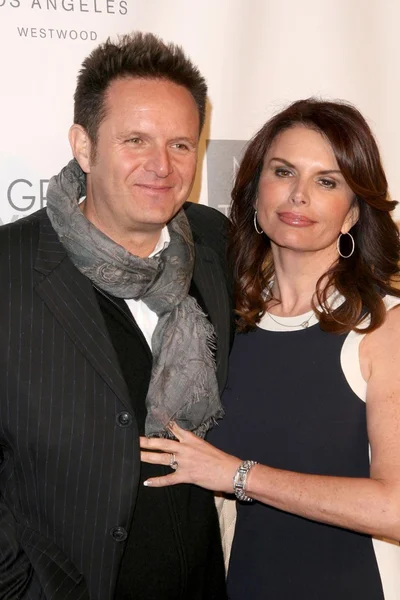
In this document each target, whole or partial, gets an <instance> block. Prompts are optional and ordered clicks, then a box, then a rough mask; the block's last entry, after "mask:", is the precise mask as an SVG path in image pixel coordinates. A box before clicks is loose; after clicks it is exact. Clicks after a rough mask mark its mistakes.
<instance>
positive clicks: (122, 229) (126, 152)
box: [84, 78, 199, 247]
mask: <svg viewBox="0 0 400 600" xmlns="http://www.w3.org/2000/svg"><path fill="white" fill-rule="evenodd" d="M105 103H106V111H107V112H106V116H105V118H104V120H103V121H102V123H101V125H100V127H99V130H98V138H97V145H96V148H95V152H94V153H92V154H94V157H93V158H92V159H91V160H90V167H89V169H88V173H87V198H86V203H85V208H84V212H85V215H86V216H87V218H88V219H89V220H90V221H92V222H93V223H94V224H95V225H96V227H98V228H99V229H100V230H102V231H103V232H104V233H105V234H106V235H108V236H109V237H111V238H112V239H113V240H114V241H116V242H118V243H119V244H121V245H123V246H125V247H128V246H129V239H130V237H132V236H135V235H139V236H146V235H150V236H154V235H156V234H157V233H158V232H159V231H160V230H161V229H162V227H163V226H164V225H165V224H166V223H167V222H168V221H169V220H170V219H171V218H172V217H173V216H174V215H175V214H176V213H177V212H178V211H179V209H180V208H181V206H182V205H183V203H184V202H185V201H186V200H187V198H188V196H189V194H190V190H191V187H192V183H193V180H194V176H195V171H196V163H197V149H198V139H199V113H198V109H197V106H196V103H195V101H194V99H193V97H192V95H191V94H190V92H189V91H188V90H187V89H186V88H184V87H183V86H180V85H176V84H174V83H172V82H170V81H165V80H149V79H139V78H125V79H118V80H115V81H113V82H112V83H111V85H110V87H109V89H108V91H107V93H106V98H105ZM92 150H93V149H92Z"/></svg>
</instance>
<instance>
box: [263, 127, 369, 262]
mask: <svg viewBox="0 0 400 600" xmlns="http://www.w3.org/2000/svg"><path fill="white" fill-rule="evenodd" d="M353 198H354V194H353V192H352V191H351V189H350V188H349V186H348V185H347V183H346V181H345V180H344V177H343V175H342V174H341V172H340V170H339V167H338V164H337V162H336V158H335V155H334V153H333V150H332V147H331V146H330V144H329V142H328V141H327V140H326V139H325V138H324V137H323V136H322V135H321V134H320V133H318V132H317V131H314V130H312V129H309V128H307V127H303V126H301V125H297V126H295V127H292V128H291V129H287V130H286V131H283V132H282V133H281V134H279V135H278V136H277V137H276V138H275V140H274V142H273V143H272V145H271V147H270V149H269V151H268V152H267V154H266V155H265V157H264V163H263V169H262V173H261V177H260V181H259V185H258V199H257V210H258V215H257V219H258V222H259V224H260V226H261V227H262V229H263V230H264V232H265V233H266V234H267V236H268V237H269V238H270V240H271V243H272V247H273V246H274V245H276V246H280V247H282V248H288V249H290V250H294V251H302V252H315V251H318V252H319V251H322V252H326V253H329V254H332V257H333V258H335V257H336V256H337V249H336V241H337V238H338V236H339V234H340V233H347V232H348V231H349V229H350V228H351V227H352V226H353V225H354V224H355V222H356V221H357V217H358V210H357V205H356V203H353Z"/></svg>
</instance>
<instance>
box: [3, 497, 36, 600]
mask: <svg viewBox="0 0 400 600" xmlns="http://www.w3.org/2000/svg"><path fill="white" fill-rule="evenodd" d="M31 575H32V568H31V565H30V563H29V560H28V557H27V556H26V554H25V553H24V552H23V550H22V548H21V546H20V545H19V543H18V540H17V535H16V524H15V520H14V517H13V516H12V514H11V512H10V510H9V509H8V507H7V506H6V505H5V503H4V501H3V498H2V496H1V495H0V598H1V600H16V598H21V599H22V598H23V597H24V594H25V592H26V590H27V588H28V585H29V581H30V578H31Z"/></svg>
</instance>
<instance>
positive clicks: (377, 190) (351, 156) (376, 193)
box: [230, 98, 400, 333]
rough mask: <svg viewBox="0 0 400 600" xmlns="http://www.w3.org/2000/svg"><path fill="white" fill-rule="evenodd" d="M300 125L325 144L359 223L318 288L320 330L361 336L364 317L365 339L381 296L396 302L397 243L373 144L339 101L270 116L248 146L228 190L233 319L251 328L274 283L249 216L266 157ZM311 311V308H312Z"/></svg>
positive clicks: (297, 105) (264, 240)
mask: <svg viewBox="0 0 400 600" xmlns="http://www.w3.org/2000/svg"><path fill="white" fill-rule="evenodd" d="M295 125H303V126H305V127H310V128H311V129H313V130H315V131H318V132H320V133H321V134H322V135H323V136H324V137H325V138H326V139H327V140H328V142H329V143H330V145H331V147H332V149H333V152H334V154H335V157H336V160H337V163H338V165H339V169H340V170H341V172H342V174H343V177H344V179H345V180H346V182H347V184H348V185H349V187H350V188H351V190H352V191H353V192H354V195H355V202H357V204H358V208H359V219H358V222H357V223H356V224H355V225H354V227H352V229H351V230H350V232H351V234H352V235H353V237H354V241H355V252H354V253H353V255H352V256H351V257H350V258H347V259H345V258H342V257H339V259H338V261H337V262H336V263H335V264H334V265H333V266H332V268H331V269H330V271H329V272H328V273H325V274H324V275H323V276H322V277H321V278H320V280H319V281H318V283H317V302H318V304H319V311H320V310H321V309H322V313H320V312H318V313H317V314H318V316H319V321H320V326H321V328H322V329H323V330H324V331H329V332H335V333H345V332H348V331H350V330H355V331H361V328H360V327H359V326H360V323H361V321H362V319H363V318H364V316H365V314H368V315H369V316H370V324H369V326H368V327H367V328H363V329H362V331H363V332H364V333H365V332H370V331H373V330H374V329H376V328H378V327H379V326H380V325H382V323H383V321H384V319H385V315H386V309H385V306H384V303H383V300H382V296H383V295H385V294H393V295H395V296H400V291H399V290H398V289H396V288H395V287H393V278H394V277H395V276H396V275H397V273H398V264H399V258H400V242H399V233H398V229H397V227H396V225H395V223H394V222H393V220H392V218H391V216H390V212H391V211H392V210H393V209H394V208H395V206H396V204H397V202H395V201H392V200H390V198H389V195H388V185H387V180H386V176H385V172H384V170H383V167H382V163H381V158H380V155H379V150H378V146H377V144H376V141H375V138H374V136H373V134H372V132H371V130H370V128H369V126H368V124H367V122H366V121H365V119H364V117H363V116H362V115H361V114H360V112H359V111H358V110H357V109H356V108H354V107H353V106H351V105H349V104H347V103H344V102H325V101H319V100H316V99H314V98H310V99H307V100H299V101H297V102H294V103H293V104H291V105H290V106H288V107H287V108H286V109H285V110H283V111H282V112H280V113H279V114H277V115H275V116H274V117H273V118H272V119H270V120H269V121H268V122H267V123H266V124H265V125H264V126H263V127H262V128H261V129H260V131H258V133H256V135H255V136H254V137H253V139H252V140H251V141H250V142H249V144H248V147H247V149H246V152H245V155H244V157H243V160H242V162H241V165H240V168H239V171H238V174H237V177H236V181H235V185H234V188H233V191H232V209H231V222H232V223H231V243H230V254H231V259H232V261H233V265H234V276H235V282H236V283H235V288H236V289H235V296H236V312H237V315H238V327H239V330H240V331H248V330H249V329H252V328H254V327H255V326H256V324H257V323H258V322H259V320H260V318H261V316H262V314H263V313H264V312H265V309H266V300H265V297H264V296H263V292H264V290H265V289H266V288H267V286H268V284H269V282H270V281H271V280H272V279H273V276H274V266H273V262H272V257H271V244H270V240H269V238H268V237H267V236H266V235H265V234H264V235H257V234H256V232H255V230H254V224H253V217H254V207H255V203H256V198H257V189H258V182H259V179H260V174H261V169H262V165H263V160H264V156H265V154H266V153H267V152H268V150H269V148H270V146H271V144H272V142H273V141H274V139H275V138H276V137H277V135H279V134H280V133H281V132H283V131H285V130H286V129H289V128H291V127H294V126H295ZM332 288H334V289H336V290H337V291H338V292H339V293H340V294H341V295H342V296H343V297H344V302H343V303H342V304H341V305H340V306H339V307H338V308H335V309H331V308H330V307H329V303H328V302H327V296H328V293H330V290H332ZM314 308H315V307H314Z"/></svg>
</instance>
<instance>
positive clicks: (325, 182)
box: [319, 179, 336, 189]
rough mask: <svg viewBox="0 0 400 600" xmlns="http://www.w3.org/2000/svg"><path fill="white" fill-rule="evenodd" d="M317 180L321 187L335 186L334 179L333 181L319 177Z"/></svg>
mask: <svg viewBox="0 0 400 600" xmlns="http://www.w3.org/2000/svg"><path fill="white" fill-rule="evenodd" d="M319 182H320V184H321V185H322V187H325V188H328V189H334V188H335V187H336V181H333V180H332V179H320V180H319Z"/></svg>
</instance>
